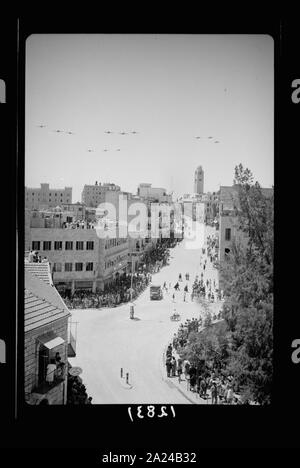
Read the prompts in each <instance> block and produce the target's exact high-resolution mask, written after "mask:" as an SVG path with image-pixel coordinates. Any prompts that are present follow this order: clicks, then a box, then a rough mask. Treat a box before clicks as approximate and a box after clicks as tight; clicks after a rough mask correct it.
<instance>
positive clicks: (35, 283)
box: [24, 260, 74, 405]
mask: <svg viewBox="0 0 300 468" xmlns="http://www.w3.org/2000/svg"><path fill="white" fill-rule="evenodd" d="M24 294H25V299H24V306H25V318H24V325H25V338H24V344H25V349H24V377H25V382H24V386H25V401H26V402H27V403H28V404H33V405H34V404H39V403H40V401H41V400H43V399H47V400H48V403H49V404H54V405H63V404H66V401H67V372H68V371H67V369H68V362H67V361H68V355H69V354H68V349H69V346H68V345H69V321H70V318H71V313H70V311H69V310H68V308H67V307H66V305H65V303H64V302H63V300H62V298H61V297H60V295H59V294H58V292H57V291H56V289H55V287H54V286H53V283H52V279H51V274H50V268H49V264H48V263H28V262H26V260H25V291H24ZM56 353H59V354H60V358H61V363H63V365H62V366H59V367H58V368H57V366H56V365H55V356H56ZM73 356H74V354H73Z"/></svg>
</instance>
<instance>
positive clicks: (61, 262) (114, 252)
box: [30, 228, 128, 294]
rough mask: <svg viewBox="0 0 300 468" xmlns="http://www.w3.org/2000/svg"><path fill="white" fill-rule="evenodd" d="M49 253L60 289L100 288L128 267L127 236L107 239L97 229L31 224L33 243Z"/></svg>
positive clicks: (51, 265)
mask: <svg viewBox="0 0 300 468" xmlns="http://www.w3.org/2000/svg"><path fill="white" fill-rule="evenodd" d="M30 248H31V249H32V250H36V251H38V252H39V254H40V255H41V256H42V257H47V259H48V261H49V263H50V267H51V274H52V278H53V282H54V284H55V286H56V287H57V288H58V290H67V291H69V292H70V293H71V294H72V293H73V292H74V291H75V290H79V289H88V290H91V291H94V292H95V291H96V290H101V289H103V287H104V285H105V284H107V283H109V282H111V281H112V280H113V279H114V278H115V276H116V274H117V273H118V274H121V272H125V271H126V269H127V260H128V238H117V237H116V236H115V237H114V238H109V239H104V238H100V237H98V235H97V231H96V229H81V228H78V229H69V228H31V247H30Z"/></svg>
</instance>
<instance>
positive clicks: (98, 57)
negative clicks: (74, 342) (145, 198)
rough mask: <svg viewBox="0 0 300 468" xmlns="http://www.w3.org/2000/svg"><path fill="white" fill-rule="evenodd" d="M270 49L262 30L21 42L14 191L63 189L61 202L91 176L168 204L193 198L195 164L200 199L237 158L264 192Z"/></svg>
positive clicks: (226, 176) (269, 147)
mask: <svg viewBox="0 0 300 468" xmlns="http://www.w3.org/2000/svg"><path fill="white" fill-rule="evenodd" d="M273 48H274V43H273V39H272V38H271V37H270V36H267V35H202V34H199V35H198V34H196V35H191V34H187V35H181V34H178V35H177V34H175V35H169V34H139V35H137V34H95V35H90V34H76V35H69V34H68V35H67V34H66V35H64V34H53V35H51V34H34V35H31V36H29V38H28V39H27V42H26V71H25V73H26V78H25V88H26V89H25V185H26V186H27V187H39V186H40V183H49V184H50V187H53V188H63V187H65V186H71V187H73V202H77V201H80V200H81V192H82V189H83V186H84V184H94V183H95V181H96V180H97V181H98V182H102V183H103V182H113V183H115V184H117V185H120V186H121V189H122V190H124V191H128V192H132V193H136V190H137V187H138V185H139V183H144V182H146V183H152V185H153V186H154V187H164V188H166V189H167V191H168V192H169V191H173V192H174V196H175V197H176V196H179V195H182V194H184V193H190V192H193V191H194V186H193V179H194V172H195V169H196V168H197V167H198V166H199V165H201V166H202V168H203V169H204V191H205V192H207V191H216V190H218V188H219V186H220V185H232V182H233V178H234V167H235V166H236V165H237V164H239V163H242V164H243V166H245V167H248V168H249V169H250V170H251V171H252V172H253V175H254V179H255V180H258V182H259V183H260V184H261V185H262V186H264V187H271V186H272V185H273V183H274V180H273V179H274V172H273V171H274V163H273V160H274V51H273ZM38 125H45V127H43V128H41V127H38ZM57 129H59V130H63V131H66V132H67V131H72V132H74V134H68V133H59V132H55V131H54V130H57ZM107 130H110V131H112V132H114V133H113V134H106V133H104V132H105V131H107ZM123 131H124V132H132V131H136V132H138V133H137V134H132V133H130V134H126V135H120V132H123ZM196 136H201V139H196V138H195V137H196ZM208 136H212V137H213V138H212V139H208V138H207V137H208ZM215 141H219V143H215ZM89 149H90V150H92V151H90V152H89V151H88V150H89ZM104 149H108V151H104ZM117 149H120V151H117Z"/></svg>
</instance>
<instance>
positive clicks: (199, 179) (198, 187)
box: [194, 166, 204, 195]
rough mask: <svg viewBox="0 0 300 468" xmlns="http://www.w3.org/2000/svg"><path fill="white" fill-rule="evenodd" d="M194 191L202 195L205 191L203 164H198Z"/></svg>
mask: <svg viewBox="0 0 300 468" xmlns="http://www.w3.org/2000/svg"><path fill="white" fill-rule="evenodd" d="M194 192H195V193H197V194H199V195H201V194H202V193H204V171H203V169H202V166H198V167H197V169H196V170H195V175H194Z"/></svg>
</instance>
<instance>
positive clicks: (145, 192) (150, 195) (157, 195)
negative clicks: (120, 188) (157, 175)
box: [137, 184, 172, 203]
mask: <svg viewBox="0 0 300 468" xmlns="http://www.w3.org/2000/svg"><path fill="white" fill-rule="evenodd" d="M137 195H138V196H139V197H141V198H145V199H148V200H151V201H152V202H157V203H163V202H167V203H172V195H170V194H167V191H166V189H164V188H159V187H152V184H139V186H138V189H137Z"/></svg>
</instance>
